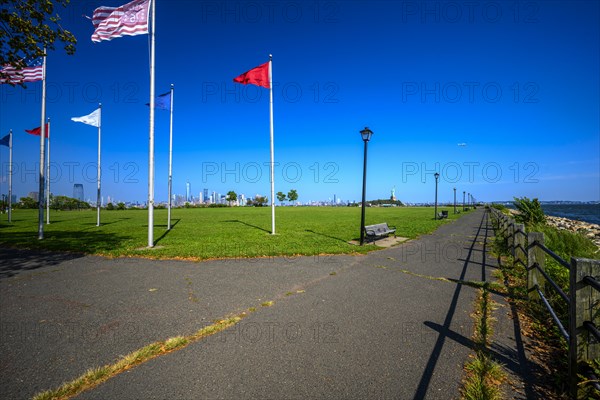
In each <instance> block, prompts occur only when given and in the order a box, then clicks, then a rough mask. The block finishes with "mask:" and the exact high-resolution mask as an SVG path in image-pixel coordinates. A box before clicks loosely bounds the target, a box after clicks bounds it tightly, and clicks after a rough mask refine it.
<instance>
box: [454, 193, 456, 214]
mask: <svg viewBox="0 0 600 400" xmlns="http://www.w3.org/2000/svg"><path fill="white" fill-rule="evenodd" d="M454 214H456V188H454Z"/></svg>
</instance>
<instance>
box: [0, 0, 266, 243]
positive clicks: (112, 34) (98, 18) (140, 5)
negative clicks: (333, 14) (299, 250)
mask: <svg viewBox="0 0 600 400" xmlns="http://www.w3.org/2000/svg"><path fill="white" fill-rule="evenodd" d="M144 13H145V14H146V15H145V19H144ZM126 16H135V20H136V21H137V22H136V24H137V25H135V26H134V29H133V31H132V30H131V29H132V28H131V26H129V27H124V26H123V22H122V21H123V20H125V19H126V18H125V17H126ZM148 18H151V21H152V24H151V29H150V30H148ZM92 23H93V24H94V29H95V30H94V34H93V35H92V41H93V42H100V41H102V40H112V39H113V38H118V37H122V36H135V35H139V34H148V33H150V103H149V104H148V105H149V106H150V113H149V132H148V136H149V138H148V139H149V140H148V141H149V150H148V247H154V117H155V105H156V96H155V74H156V70H155V58H156V36H155V33H156V0H133V1H132V2H130V3H127V4H125V5H123V6H121V7H116V8H113V7H99V8H97V9H96V10H94V17H93V18H92ZM125 28H127V29H125ZM46 60H47V55H46V49H45V48H44V56H43V64H42V78H41V80H42V106H41V128H40V129H41V132H40V180H39V195H38V199H39V221H38V222H39V223H38V238H39V239H43V237H44V225H43V220H44V202H43V201H42V198H43V194H44V193H46V207H47V210H46V213H47V223H50V190H49V189H50V137H49V130H50V129H49V127H50V124H49V121H48V125H47V126H48V149H47V151H48V159H47V164H46V174H45V175H46V179H44V167H43V166H44V153H45V149H44V143H45V141H44V139H45V137H46V124H45V123H44V122H45V120H46V68H47V66H46ZM272 64H273V59H272V55H269V61H268V62H267V63H265V64H262V65H260V66H258V67H255V68H253V69H251V70H249V71H247V72H245V73H243V74H242V75H240V76H238V77H236V78H234V80H233V81H234V82H237V83H241V84H253V85H257V86H261V87H264V88H268V89H269V128H270V132H269V133H270V135H269V136H270V155H271V157H270V167H271V171H270V177H271V179H270V181H271V234H275V180H274V175H275V174H274V170H275V155H274V138H273V137H274V128H273V65H272ZM35 80H39V79H35ZM0 83H2V82H0ZM169 94H170V99H169V100H170V121H169V174H168V179H169V182H168V196H169V199H168V213H167V214H168V215H167V218H168V223H167V229H169V230H170V229H171V205H172V204H171V203H172V179H173V178H172V161H173V103H174V102H173V96H174V85H173V84H171V90H170V93H169ZM163 96H164V95H163ZM101 111H102V105H101V104H100V105H99V107H98V109H97V110H96V111H94V112H92V114H89V115H86V116H84V117H77V118H71V119H72V120H73V121H76V122H83V123H86V124H88V125H93V126H96V127H97V128H98V182H97V200H96V207H97V223H96V225H97V226H100V208H101V166H100V163H101V132H102V128H101V126H102V124H101ZM10 135H11V136H10V149H11V150H10V152H11V153H10V154H11V156H10V158H11V160H10V172H9V182H10V184H9V186H11V187H10V188H9V221H10V218H11V214H10V212H11V210H10V208H11V207H10V202H11V200H12V199H11V198H10V197H11V195H12V130H11V134H10Z"/></svg>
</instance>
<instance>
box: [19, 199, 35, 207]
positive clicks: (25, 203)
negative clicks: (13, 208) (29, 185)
mask: <svg viewBox="0 0 600 400" xmlns="http://www.w3.org/2000/svg"><path fill="white" fill-rule="evenodd" d="M18 207H19V208H38V207H39V203H38V202H37V201H36V200H34V199H32V198H31V197H21V199H20V201H19V204H18Z"/></svg>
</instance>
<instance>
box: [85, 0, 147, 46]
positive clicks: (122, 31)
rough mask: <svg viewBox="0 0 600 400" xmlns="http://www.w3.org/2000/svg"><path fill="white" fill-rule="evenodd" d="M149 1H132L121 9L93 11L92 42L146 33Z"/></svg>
mask: <svg viewBox="0 0 600 400" xmlns="http://www.w3.org/2000/svg"><path fill="white" fill-rule="evenodd" d="M150 1H151V0H134V1H132V2H131V3H127V4H125V5H123V6H121V7H98V8H96V9H95V10H94V15H93V17H92V23H93V24H94V33H93V34H92V42H101V41H102V40H112V39H115V38H119V37H122V36H136V35H144V34H147V33H148V11H149V9H150V7H149V4H150Z"/></svg>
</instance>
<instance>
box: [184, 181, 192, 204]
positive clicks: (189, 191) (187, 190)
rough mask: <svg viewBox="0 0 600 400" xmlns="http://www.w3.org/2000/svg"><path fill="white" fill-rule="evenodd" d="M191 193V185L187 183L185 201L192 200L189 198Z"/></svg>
mask: <svg viewBox="0 0 600 400" xmlns="http://www.w3.org/2000/svg"><path fill="white" fill-rule="evenodd" d="M191 193H192V185H191V184H190V181H187V182H186V183H185V201H191V200H192V199H191V198H190V195H191Z"/></svg>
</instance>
